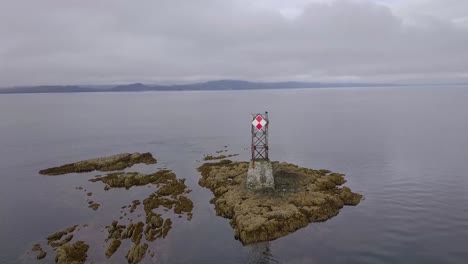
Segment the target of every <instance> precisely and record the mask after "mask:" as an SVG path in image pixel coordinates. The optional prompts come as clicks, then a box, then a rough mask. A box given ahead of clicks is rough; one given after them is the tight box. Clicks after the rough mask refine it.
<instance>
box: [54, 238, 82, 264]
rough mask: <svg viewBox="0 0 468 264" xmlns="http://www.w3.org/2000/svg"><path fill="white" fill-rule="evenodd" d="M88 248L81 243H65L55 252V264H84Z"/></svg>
mask: <svg viewBox="0 0 468 264" xmlns="http://www.w3.org/2000/svg"><path fill="white" fill-rule="evenodd" d="M88 249H89V246H88V245H86V244H85V243H84V242H83V241H77V242H75V243H66V244H64V245H63V246H61V247H59V248H58V249H57V251H56V253H57V255H56V257H55V263H58V264H81V263H85V261H86V258H87V257H88V256H87V254H86V253H87V252H88Z"/></svg>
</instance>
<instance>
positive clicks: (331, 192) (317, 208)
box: [198, 160, 362, 244]
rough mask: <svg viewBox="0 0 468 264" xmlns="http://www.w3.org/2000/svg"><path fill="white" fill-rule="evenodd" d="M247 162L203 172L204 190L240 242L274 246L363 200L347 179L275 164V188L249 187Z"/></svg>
mask: <svg viewBox="0 0 468 264" xmlns="http://www.w3.org/2000/svg"><path fill="white" fill-rule="evenodd" d="M248 166H249V163H248V162H232V161H229V160H222V161H220V162H218V163H205V164H203V165H202V166H201V167H199V168H198V170H199V171H200V172H201V174H202V178H201V179H200V181H199V184H200V185H201V186H204V187H207V188H209V189H210V190H211V191H212V192H213V194H214V196H215V197H214V198H213V199H212V202H213V203H214V205H215V210H216V213H217V214H218V215H220V216H223V217H226V218H229V219H231V222H230V223H231V225H232V227H233V228H234V230H235V237H236V238H238V239H240V240H241V241H242V242H243V243H244V244H250V243H254V242H259V241H269V240H273V239H276V238H279V237H282V236H285V235H287V234H289V233H291V232H294V231H296V230H297V229H299V228H302V227H305V226H306V225H308V224H309V223H311V222H318V221H325V220H327V219H329V218H331V217H333V216H335V215H337V214H338V212H339V210H340V209H341V208H342V207H343V206H344V205H357V204H358V203H359V202H360V200H361V198H362V195H360V194H357V193H353V192H351V190H350V189H349V188H348V187H343V188H339V187H338V186H340V185H342V184H344V183H345V182H346V180H345V179H344V177H343V176H344V175H343V174H338V173H331V172H330V171H328V170H313V169H307V168H301V167H298V166H296V165H293V164H288V163H284V162H282V163H279V162H273V163H272V166H273V175H274V178H275V189H266V190H260V191H251V190H248V189H247V188H246V182H245V181H246V176H247V169H248Z"/></svg>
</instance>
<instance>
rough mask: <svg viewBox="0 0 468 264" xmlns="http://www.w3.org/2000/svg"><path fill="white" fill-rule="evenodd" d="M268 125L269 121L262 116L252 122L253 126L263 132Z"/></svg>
mask: <svg viewBox="0 0 468 264" xmlns="http://www.w3.org/2000/svg"><path fill="white" fill-rule="evenodd" d="M266 124H267V121H266V120H265V119H264V118H263V117H262V116H261V115H258V116H257V117H255V119H254V120H253V121H252V125H253V126H254V127H255V128H256V129H258V130H261V129H262V128H263V127H264V126H265V125H266Z"/></svg>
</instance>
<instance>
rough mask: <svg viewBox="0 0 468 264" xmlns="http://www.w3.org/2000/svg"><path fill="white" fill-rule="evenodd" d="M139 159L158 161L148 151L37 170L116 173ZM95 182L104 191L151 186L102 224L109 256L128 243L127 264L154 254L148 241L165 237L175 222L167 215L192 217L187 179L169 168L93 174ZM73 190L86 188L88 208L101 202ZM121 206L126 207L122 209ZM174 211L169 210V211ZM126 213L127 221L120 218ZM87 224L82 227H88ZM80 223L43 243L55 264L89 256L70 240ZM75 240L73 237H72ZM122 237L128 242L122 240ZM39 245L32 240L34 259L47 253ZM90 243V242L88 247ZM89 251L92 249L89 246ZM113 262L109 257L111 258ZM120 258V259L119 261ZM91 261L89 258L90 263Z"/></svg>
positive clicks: (84, 247) (82, 246)
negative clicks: (139, 197)
mask: <svg viewBox="0 0 468 264" xmlns="http://www.w3.org/2000/svg"><path fill="white" fill-rule="evenodd" d="M137 163H144V164H154V163H156V159H154V158H153V156H152V155H151V154H150V153H143V154H140V153H133V154H129V153H124V154H118V155H113V156H110V157H105V158H97V159H90V160H85V161H80V162H76V163H71V164H66V165H63V166H60V167H55V168H50V169H46V170H42V171H40V173H41V174H46V175H60V174H66V173H71V172H90V171H94V170H99V171H118V170H122V169H125V168H128V167H131V166H133V165H134V164H137ZM89 181H90V182H94V183H102V184H104V190H105V191H110V190H111V189H114V188H119V189H126V190H128V189H130V188H136V187H141V186H148V187H151V186H150V185H152V186H154V188H155V190H154V192H153V193H151V194H150V195H147V194H146V195H145V196H146V198H144V199H143V200H142V201H140V200H133V201H131V204H130V205H124V206H122V207H121V208H122V210H121V213H122V214H123V215H121V216H120V217H119V220H120V223H119V220H114V221H113V222H112V224H111V225H109V226H106V229H107V232H108V236H107V238H106V239H105V241H104V242H105V243H107V248H106V249H105V251H104V252H103V253H102V254H104V255H105V256H106V257H107V258H111V257H112V256H113V255H114V254H115V253H116V252H117V251H118V250H119V249H121V248H123V247H124V246H125V247H128V248H127V249H126V250H128V251H127V254H126V255H125V256H126V259H127V262H128V263H131V264H135V263H138V262H140V261H141V260H143V258H145V256H146V255H147V254H149V255H150V256H151V257H154V255H155V252H154V251H151V250H150V249H149V248H150V245H151V243H150V242H153V241H156V240H157V239H163V238H165V237H166V236H167V235H168V233H169V231H170V230H171V228H172V226H173V221H172V220H171V219H170V217H173V216H174V215H175V216H176V217H179V218H182V217H183V216H185V217H186V219H187V220H190V219H191V218H192V210H193V202H192V201H191V200H190V199H189V198H188V197H187V196H186V195H187V194H189V193H190V192H191V190H190V189H188V188H187V186H186V185H185V179H178V178H177V176H176V174H174V173H173V172H172V171H170V170H167V169H163V170H159V171H156V172H154V173H150V174H144V173H139V172H122V171H119V172H111V173H108V174H106V175H104V176H102V175H97V176H95V177H94V178H92V179H90V180H89ZM75 189H76V190H80V191H81V192H84V194H85V195H86V198H87V203H88V207H89V208H91V209H93V210H97V209H98V208H99V206H100V204H99V203H97V202H95V201H93V200H91V198H92V197H99V193H98V194H97V195H96V196H95V193H93V192H89V191H87V190H86V189H84V188H83V187H82V186H78V187H75ZM124 209H126V210H128V211H127V212H124ZM171 210H172V212H170V211H171ZM127 214H128V215H127ZM124 217H126V219H123V218H124ZM87 226H88V225H83V227H87ZM77 227H78V225H74V226H71V227H69V228H66V229H64V230H61V231H58V232H55V233H53V234H51V235H49V236H48V237H47V243H43V245H44V246H46V247H49V249H50V248H51V249H52V250H53V251H55V253H56V254H55V255H56V257H55V262H56V263H76V264H79V263H84V262H85V261H86V259H87V258H88V256H87V252H88V249H89V248H90V246H88V245H87V244H85V242H84V241H76V242H75V241H74V232H78V231H79V230H80V229H79V228H78V229H77ZM75 240H76V238H75ZM124 240H130V241H131V244H130V245H131V246H130V245H129V244H128V243H123V241H124ZM43 245H41V244H36V245H34V246H33V248H32V252H34V255H35V256H36V258H37V259H43V258H45V257H46V255H47V253H48V252H46V251H45V250H43V248H42V246H43ZM91 246H92V247H93V246H94V245H91ZM92 252H95V249H94V248H93V250H92ZM114 261H116V260H112V262H114ZM118 262H122V261H118ZM91 263H93V261H92V262H91Z"/></svg>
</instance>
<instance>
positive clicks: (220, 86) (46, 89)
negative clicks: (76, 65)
mask: <svg viewBox="0 0 468 264" xmlns="http://www.w3.org/2000/svg"><path fill="white" fill-rule="evenodd" d="M372 86H398V85H396V84H388V83H387V84H381V83H380V84H376V83H320V82H248V81H239V80H219V81H209V82H203V83H193V84H176V85H146V84H141V83H133V84H127V85H116V86H108V85H107V86H90V85H87V86H79V85H66V86H60V85H56V86H53V85H48V86H28V87H12V88H4V89H0V94H19V93H91V92H145V91H221V90H258V89H294V88H325V87H372ZM103 87H104V88H103Z"/></svg>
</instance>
